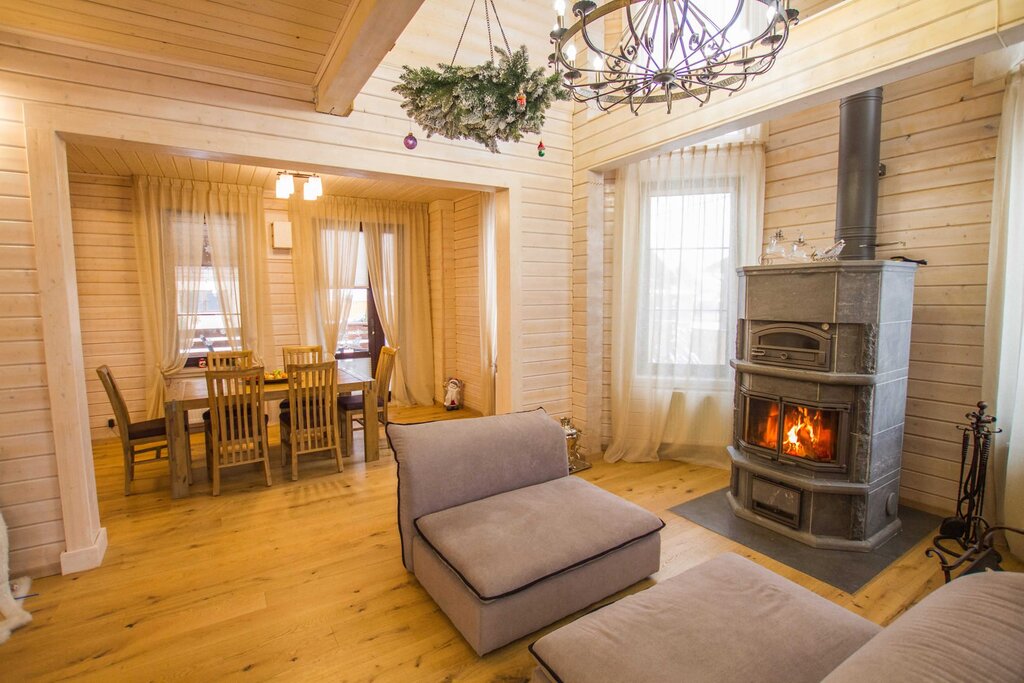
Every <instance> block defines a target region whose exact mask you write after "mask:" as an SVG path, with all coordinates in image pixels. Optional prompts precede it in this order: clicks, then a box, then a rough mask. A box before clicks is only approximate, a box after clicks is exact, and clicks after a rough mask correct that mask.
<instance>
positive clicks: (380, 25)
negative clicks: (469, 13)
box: [313, 0, 423, 116]
mask: <svg viewBox="0 0 1024 683" xmlns="http://www.w3.org/2000/svg"><path fill="white" fill-rule="evenodd" d="M422 4H423V0H386V1H385V0H355V1H354V2H353V3H352V7H351V9H350V10H349V13H348V16H347V17H346V18H345V20H344V21H342V23H341V26H340V27H339V28H338V33H337V35H336V36H335V37H334V40H333V41H332V43H331V47H330V49H329V50H328V51H327V54H326V55H325V56H324V61H323V63H322V64H321V66H320V69H319V70H318V71H317V76H316V81H315V82H314V84H313V90H314V103H315V106H316V110H317V111H318V112H321V113H323V114H334V115H336V116H348V115H349V114H350V113H352V104H353V102H354V101H355V98H356V95H358V94H359V91H360V90H362V89H363V86H364V85H366V81H368V80H369V79H370V76H371V75H372V74H373V71H374V69H376V68H377V65H379V64H380V62H381V60H383V59H384V55H386V54H387V53H388V52H390V51H391V48H393V47H394V46H395V41H397V40H398V36H399V35H401V33H402V31H403V30H405V27H406V26H407V25H408V24H409V22H410V21H411V20H412V18H413V16H414V15H415V14H416V10H418V9H419V8H420V5H422Z"/></svg>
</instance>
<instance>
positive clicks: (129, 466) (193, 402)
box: [96, 345, 397, 498]
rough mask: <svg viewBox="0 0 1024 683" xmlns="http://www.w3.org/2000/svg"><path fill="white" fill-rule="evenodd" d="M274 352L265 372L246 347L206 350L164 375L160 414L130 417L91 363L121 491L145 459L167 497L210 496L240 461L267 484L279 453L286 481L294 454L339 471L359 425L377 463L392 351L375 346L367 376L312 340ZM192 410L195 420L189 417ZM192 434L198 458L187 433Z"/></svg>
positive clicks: (296, 462) (369, 458) (105, 374)
mask: <svg viewBox="0 0 1024 683" xmlns="http://www.w3.org/2000/svg"><path fill="white" fill-rule="evenodd" d="M281 353H282V364H281V367H282V368H283V370H276V371H272V372H271V371H267V370H266V367H265V366H264V365H259V364H257V363H255V362H254V354H253V352H252V351H251V350H238V351H234V350H227V351H214V352H210V353H208V354H207V355H206V356H205V358H204V359H203V363H202V365H205V368H203V370H202V372H199V373H197V372H185V373H174V374H173V375H170V376H167V377H166V378H165V380H164V416H163V417H162V418H154V419H150V420H141V421H135V422H133V421H132V420H131V418H130V415H129V412H128V409H127V406H126V404H125V400H124V396H123V394H122V393H121V391H120V389H119V387H118V383H117V381H116V380H115V379H114V377H113V374H112V372H111V370H110V368H109V367H107V366H101V367H99V368H97V369H96V373H97V375H98V376H99V379H100V381H101V383H102V384H103V387H104V389H105V391H106V393H107V396H108V399H109V401H110V405H111V408H112V410H113V413H114V415H115V418H114V420H115V421H116V423H117V426H118V432H119V435H120V437H121V438H120V440H121V446H122V451H123V456H124V492H125V495H130V494H131V493H132V482H133V480H134V478H135V468H136V466H137V465H140V464H146V463H165V466H166V467H167V472H168V474H169V477H170V492H171V497H172V498H185V497H188V496H189V495H190V492H191V491H192V489H193V487H194V485H195V484H196V483H197V482H200V481H202V479H206V480H208V481H209V484H210V492H211V493H212V495H214V496H218V495H220V493H221V487H222V482H224V480H223V479H222V475H223V474H224V473H225V471H226V470H232V469H236V468H243V467H244V466H249V469H250V470H252V469H258V470H259V471H260V472H261V474H262V477H263V479H264V480H265V483H266V485H267V486H271V485H272V484H273V479H274V475H273V472H272V470H273V468H272V463H273V462H275V461H276V460H277V459H278V458H279V461H280V464H281V466H282V467H286V468H288V470H287V472H286V475H290V478H291V479H292V480H297V479H298V478H299V475H300V471H301V463H300V459H301V460H305V459H306V458H308V457H310V456H317V457H319V458H328V459H331V460H333V461H334V462H335V463H336V467H337V471H338V472H342V471H343V470H344V462H343V461H344V459H345V458H350V457H353V456H354V455H356V454H355V453H354V450H355V444H356V440H355V438H354V436H355V432H359V431H361V432H362V445H363V448H362V454H363V459H364V461H365V462H367V463H370V462H374V461H376V460H378V459H379V458H380V444H381V440H380V427H381V426H383V425H386V424H387V421H388V400H387V398H388V396H389V387H390V381H391V377H392V375H393V370H394V366H395V363H394V360H395V357H396V353H397V349H395V348H393V347H390V346H386V345H385V346H383V347H382V348H381V349H380V353H379V355H378V357H377V360H376V363H374V365H375V367H376V373H375V375H374V376H372V377H371V376H368V375H367V374H366V373H365V372H362V371H360V370H359V369H357V368H356V367H353V365H352V364H351V363H346V362H344V361H342V360H338V359H336V358H335V357H334V354H327V353H325V352H324V349H323V348H322V347H320V346H316V345H294V346H284V347H282V349H281ZM275 404H276V408H277V410H276V411H272V410H271V407H273V406H275ZM367 406H369V409H367ZM271 412H276V418H277V423H278V426H279V429H278V433H279V434H280V445H279V446H276V447H274V448H272V447H271V441H270V438H269V435H270V431H271V430H270V428H269V427H270V413H271ZM197 413H200V419H199V420H198V421H196V420H194V418H192V419H190V414H191V415H193V416H194V415H195V414H197ZM199 432H201V433H202V435H203V445H202V455H203V457H201V458H200V457H199V453H196V452H195V451H197V450H198V448H197V446H196V444H195V442H194V441H193V439H192V435H193V434H194V433H199ZM230 481H232V479H231V478H230V477H229V479H228V482H230Z"/></svg>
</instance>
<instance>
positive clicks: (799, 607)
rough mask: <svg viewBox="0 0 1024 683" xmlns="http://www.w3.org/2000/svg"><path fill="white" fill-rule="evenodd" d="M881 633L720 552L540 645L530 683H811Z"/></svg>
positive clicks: (747, 562)
mask: <svg viewBox="0 0 1024 683" xmlns="http://www.w3.org/2000/svg"><path fill="white" fill-rule="evenodd" d="M880 630H881V629H880V628H879V627H878V626H876V625H875V624H873V623H871V622H870V621H868V620H866V619H863V618H861V617H859V616H857V615H855V614H853V613H852V612H849V611H847V610H845V609H843V608H842V607H839V606H838V605H835V604H833V603H831V602H829V601H828V600H826V599H824V598H822V597H820V596H818V595H815V594H814V593H812V592H811V591H809V590H807V589H805V588H802V587H800V586H798V585H796V584H795V583H793V582H791V581H788V580H787V579H784V578H782V577H781V576H779V575H777V574H775V573H773V572H771V571H769V570H767V569H765V568H763V567H761V566H759V565H757V564H755V563H753V562H751V561H750V560H746V559H744V558H742V557H739V556H738V555H733V554H729V553H727V554H724V555H719V556H718V557H716V558H714V559H713V560H710V561H708V562H705V563H704V564H701V565H699V566H697V567H694V568H693V569H690V570H689V571H686V572H684V573H682V574H680V575H678V576H674V577H672V578H670V579H667V580H665V581H662V582H660V583H658V584H657V585H656V586H654V587H653V588H649V589H648V590H645V591H642V592H640V593H637V594H635V595H631V596H629V597H626V598H623V599H622V600H619V601H618V602H616V603H613V604H611V605H608V606H607V607H604V608H601V609H598V610H596V611H594V612H591V613H590V614H588V615H586V616H584V617H581V618H580V619H577V620H576V621H574V622H573V623H571V624H568V625H566V626H563V627H562V628H560V629H558V630H557V631H554V632H552V633H549V634H548V635H546V636H544V637H543V638H540V639H539V640H537V641H536V642H535V643H533V644H532V645H531V646H530V652H532V653H533V655H534V657H535V658H536V659H537V662H538V664H540V667H539V668H538V669H537V670H536V671H535V672H534V677H533V681H534V682H535V683H550V682H562V683H622V682H623V681H630V682H631V683H641V682H643V683H662V682H663V683H678V681H681V680H688V681H702V682H703V681H754V680H756V681H762V682H765V683H771V682H773V681H778V682H779V683H802V682H804V681H806V682H808V683H810V682H811V681H815V682H817V681H821V680H822V679H823V678H825V676H827V675H828V674H829V672H831V671H832V670H833V669H835V668H836V667H837V666H839V664H841V663H842V662H843V661H844V660H845V659H846V658H847V657H849V656H850V655H851V654H853V653H854V652H855V651H856V650H857V649H858V648H860V647H861V646H862V645H863V644H864V643H866V642H867V641H868V640H870V639H871V638H872V636H874V635H875V634H876V633H878V632H879V631H880Z"/></svg>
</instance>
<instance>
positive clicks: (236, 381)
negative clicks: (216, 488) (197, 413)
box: [206, 368, 266, 466]
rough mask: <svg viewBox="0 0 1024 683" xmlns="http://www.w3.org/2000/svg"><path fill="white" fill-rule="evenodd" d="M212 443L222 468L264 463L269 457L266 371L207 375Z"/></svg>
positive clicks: (260, 369) (208, 373)
mask: <svg viewBox="0 0 1024 683" xmlns="http://www.w3.org/2000/svg"><path fill="white" fill-rule="evenodd" d="M206 391H207V394H208V396H209V397H210V427H211V433H212V435H213V443H212V444H211V446H212V450H213V454H214V457H215V458H218V462H219V463H220V464H221V466H224V465H236V464H239V463H243V462H254V461H257V460H260V459H261V458H262V457H264V456H265V455H266V454H265V453H264V451H263V449H264V448H265V447H266V428H265V424H264V422H263V368H250V369H247V370H212V371H208V372H207V373H206Z"/></svg>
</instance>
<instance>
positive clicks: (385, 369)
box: [364, 346, 398, 424]
mask: <svg viewBox="0 0 1024 683" xmlns="http://www.w3.org/2000/svg"><path fill="white" fill-rule="evenodd" d="M397 353H398V347H397V346H382V347H381V349H380V355H379V356H377V375H376V376H375V377H374V378H373V379H374V380H376V382H377V396H379V397H380V398H381V399H382V400H383V402H384V409H383V411H382V412H383V413H384V424H387V422H388V398H389V395H388V391H389V390H390V388H391V375H392V374H394V372H395V355H396V354H397ZM364 409H365V408H364Z"/></svg>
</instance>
